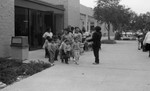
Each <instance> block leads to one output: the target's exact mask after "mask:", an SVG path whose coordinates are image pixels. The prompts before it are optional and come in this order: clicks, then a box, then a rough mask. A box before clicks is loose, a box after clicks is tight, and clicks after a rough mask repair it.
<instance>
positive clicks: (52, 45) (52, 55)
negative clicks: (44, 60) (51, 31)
mask: <svg viewBox="0 0 150 91" xmlns="http://www.w3.org/2000/svg"><path fill="white" fill-rule="evenodd" d="M47 49H48V54H49V57H48V58H49V62H50V64H51V66H54V58H55V51H56V45H55V43H54V41H53V39H52V38H50V39H48V45H47Z"/></svg>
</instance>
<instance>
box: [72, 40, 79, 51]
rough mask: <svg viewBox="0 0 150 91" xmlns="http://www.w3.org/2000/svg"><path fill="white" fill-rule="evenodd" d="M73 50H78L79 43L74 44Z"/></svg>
mask: <svg viewBox="0 0 150 91" xmlns="http://www.w3.org/2000/svg"><path fill="white" fill-rule="evenodd" d="M73 49H74V50H80V43H79V42H74V44H73Z"/></svg>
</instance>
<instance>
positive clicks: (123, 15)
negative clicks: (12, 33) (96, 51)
mask: <svg viewBox="0 0 150 91" xmlns="http://www.w3.org/2000/svg"><path fill="white" fill-rule="evenodd" d="M119 1H120V0H98V2H97V6H96V7H95V8H94V17H95V19H97V20H98V21H100V22H102V23H105V25H106V29H107V31H108V40H110V25H113V29H114V30H117V29H119V30H121V28H123V27H124V28H127V25H128V24H129V21H130V13H129V10H130V9H129V8H125V7H124V6H122V5H119Z"/></svg>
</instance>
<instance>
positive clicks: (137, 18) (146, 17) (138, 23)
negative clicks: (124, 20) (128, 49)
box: [130, 12, 150, 32]
mask: <svg viewBox="0 0 150 91" xmlns="http://www.w3.org/2000/svg"><path fill="white" fill-rule="evenodd" d="M132 16H133V17H132V18H131V22H130V26H131V29H132V30H134V31H135V32H136V31H138V30H141V31H142V32H144V30H145V29H146V30H147V28H148V27H149V24H148V23H149V22H150V13H149V12H147V13H145V14H140V15H135V14H133V15H132Z"/></svg>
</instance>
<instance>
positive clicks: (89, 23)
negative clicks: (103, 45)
mask: <svg viewBox="0 0 150 91" xmlns="http://www.w3.org/2000/svg"><path fill="white" fill-rule="evenodd" d="M90 31H91V22H90V21H88V32H90Z"/></svg>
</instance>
